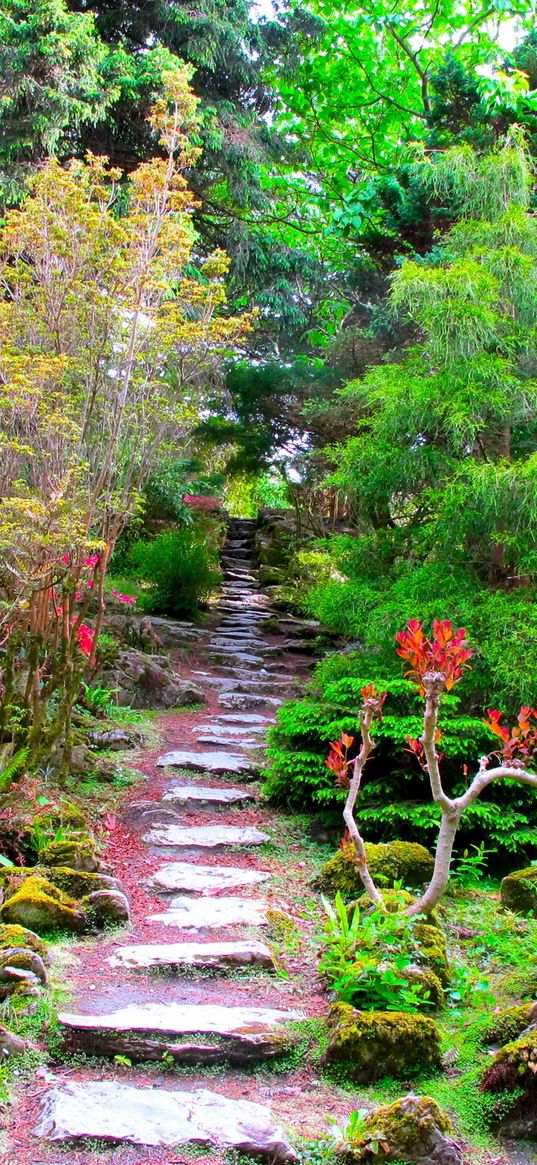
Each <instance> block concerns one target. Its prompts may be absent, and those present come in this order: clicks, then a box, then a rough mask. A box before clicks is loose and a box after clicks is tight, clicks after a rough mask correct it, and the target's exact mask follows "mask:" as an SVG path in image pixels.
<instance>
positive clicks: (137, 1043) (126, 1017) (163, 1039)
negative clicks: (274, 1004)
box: [58, 1003, 304, 1064]
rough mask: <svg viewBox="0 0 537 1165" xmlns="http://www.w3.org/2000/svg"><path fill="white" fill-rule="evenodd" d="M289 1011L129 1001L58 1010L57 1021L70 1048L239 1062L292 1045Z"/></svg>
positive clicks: (265, 1056)
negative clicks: (103, 1009) (93, 1009)
mask: <svg viewBox="0 0 537 1165" xmlns="http://www.w3.org/2000/svg"><path fill="white" fill-rule="evenodd" d="M303 1018H304V1017H303V1015H302V1014H301V1013H299V1012H294V1011H278V1010H274V1009H271V1008H264V1007H223V1006H220V1005H218V1004H195V1003H131V1004H129V1005H128V1006H127V1007H121V1008H119V1009H118V1010H117V1011H112V1012H110V1013H109V1014H107V1015H95V1014H93V1015H76V1014H72V1013H70V1012H61V1013H60V1015H59V1016H58V1022H59V1024H60V1025H61V1027H63V1028H64V1029H65V1031H66V1035H67V1039H68V1043H69V1045H70V1047H71V1048H76V1049H78V1050H80V1049H83V1050H84V1051H86V1052H89V1053H90V1054H91V1053H97V1054H101V1055H126V1056H129V1058H130V1059H133V1060H162V1057H163V1055H164V1054H165V1053H169V1054H170V1055H171V1056H173V1059H174V1060H175V1061H176V1062H177V1063H182V1064H204V1063H205V1064H211V1063H213V1064H214V1063H221V1062H222V1061H223V1060H226V1061H228V1062H229V1063H235V1064H244V1063H249V1062H251V1061H255V1060H263V1059H270V1058H272V1057H274V1056H277V1055H280V1054H281V1053H282V1052H283V1051H284V1050H286V1049H287V1048H289V1047H290V1046H291V1045H292V1044H293V1043H296V1039H297V1035H296V1032H292V1030H286V1025H288V1024H289V1023H292V1022H294V1021H296V1020H300V1019H303Z"/></svg>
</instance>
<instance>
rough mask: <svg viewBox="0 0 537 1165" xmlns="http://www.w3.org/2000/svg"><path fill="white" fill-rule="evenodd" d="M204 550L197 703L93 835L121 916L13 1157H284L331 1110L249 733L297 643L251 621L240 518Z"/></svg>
mask: <svg viewBox="0 0 537 1165" xmlns="http://www.w3.org/2000/svg"><path fill="white" fill-rule="evenodd" d="M222 558H223V565H224V581H223V587H222V594H221V597H220V600H219V602H218V604H217V607H216V610H215V619H214V626H213V627H212V629H211V630H209V631H207V632H206V633H204V634H203V635H202V636H201V637H200V640H199V645H198V648H197V652H196V658H195V659H194V663H195V665H196V666H195V667H194V668H193V671H192V674H193V675H195V676H196V678H197V680H198V682H199V683H200V684H201V685H202V686H203V687H204V688H205V690H206V692H207V706H206V708H205V709H204V710H203V711H201V712H197V713H194V714H191V715H186V716H185V715H184V714H181V713H175V714H169V715H167V716H165V717H164V719H163V721H161V724H162V726H163V728H164V733H165V743H166V751H165V752H164V753H163V754H157V755H150V756H147V755H143V756H142V757H141V758H139V759H140V767H141V768H142V769H143V770H144V771H145V773H146V775H147V776H148V777H149V780H148V783H147V786H146V789H145V790H144V793H145V796H144V799H143V800H141V799H140V793H139V790H138V791H137V793H136V794H135V798H134V799H133V800H131V802H130V804H128V805H127V807H126V810H125V813H124V814H123V815H122V819H121V821H119V822H118V823H117V828H115V829H112V831H111V833H110V836H109V843H110V844H109V845H108V846H107V857H108V855H109V854H110V855H111V858H112V860H111V868H112V872H113V873H114V874H117V875H118V876H119V877H121V878H122V880H123V881H124V882H125V883H126V884H127V887H128V889H129V891H130V893H131V903H132V917H133V930H131V932H130V933H124V934H122V935H121V936H120V937H119V938H118V937H117V936H116V937H115V938H114V939H111V938H110V936H106V935H104V936H99V938H92V939H87V940H86V939H85V940H83V941H81V942H80V943H79V944H78V948H77V956H78V959H79V966H78V970H77V972H76V978H77V983H76V988H75V991H74V999H73V1001H72V1006H71V1010H70V1011H69V1012H62V1013H61V1014H60V1015H59V1017H58V1018H59V1026H60V1034H61V1040H62V1050H61V1056H60V1067H59V1068H58V1069H57V1070H55V1071H54V1072H53V1073H46V1072H45V1074H44V1077H42V1078H41V1079H40V1080H39V1083H38V1084H37V1087H35V1088H34V1089H33V1090H31V1091H30V1093H29V1095H28V1097H27V1100H28V1103H26V1101H23V1103H22V1106H21V1108H20V1109H19V1111H18V1114H17V1118H18V1119H17V1125H16V1127H15V1128H14V1129H13V1145H14V1147H15V1152H16V1151H17V1150H16V1147H17V1145H18V1152H19V1155H18V1156H17V1161H18V1162H20V1165H49V1162H50V1163H51V1165H52V1163H53V1165H59V1161H60V1160H64V1159H65V1151H67V1152H68V1160H69V1161H70V1162H73V1163H76V1165H89V1163H90V1162H91V1163H93V1162H94V1161H95V1160H97V1158H96V1157H95V1151H96V1148H97V1146H99V1145H101V1144H102V1143H103V1142H106V1143H108V1144H110V1145H114V1146H117V1149H115V1150H109V1152H113V1156H114V1159H115V1158H116V1156H117V1160H118V1161H121V1163H122V1165H131V1163H132V1165H134V1163H135V1162H136V1163H137V1165H138V1163H145V1162H149V1161H151V1162H157V1161H158V1162H159V1163H162V1165H168V1163H170V1165H171V1163H172V1162H173V1163H175V1162H178V1161H182V1160H183V1158H182V1157H181V1156H178V1155H177V1154H178V1147H179V1146H181V1145H184V1146H188V1145H189V1146H205V1147H206V1148H207V1149H208V1151H209V1152H213V1153H214V1154H216V1156H215V1160H220V1159H221V1152H222V1150H225V1149H226V1148H235V1149H238V1148H240V1149H242V1150H246V1151H247V1152H248V1151H249V1152H251V1153H253V1154H255V1155H256V1156H259V1155H261V1156H265V1157H266V1158H268V1159H270V1160H271V1161H275V1162H279V1161H281V1162H283V1161H289V1160H293V1159H294V1158H295V1150H294V1148H293V1145H292V1141H293V1132H294V1133H295V1136H298V1134H299V1133H302V1132H303V1131H304V1126H305V1125H306V1126H307V1129H308V1130H310V1131H311V1132H312V1133H313V1132H314V1131H316V1130H317V1131H318V1130H319V1129H320V1127H323V1128H326V1113H327V1109H328V1110H332V1111H334V1110H335V1109H337V1108H338V1107H340V1108H341V1111H342V1112H345V1111H348V1098H347V1099H346V1100H345V1098H344V1097H342V1098H341V1100H340V1104H339V1106H338V1102H337V1100H335V1099H334V1090H333V1088H332V1089H330V1090H328V1089H327V1088H326V1087H325V1085H324V1084H323V1083H322V1082H319V1080H318V1079H316V1078H315V1074H314V1073H312V1071H311V1069H310V1068H309V1067H308V1066H307V1064H306V1063H304V1054H305V1052H306V1051H307V1037H306V1040H305V1039H304V1031H303V1029H301V1024H302V1022H303V1020H305V1019H306V1018H307V1017H309V1018H310V1021H311V1019H312V1017H315V1016H316V1015H319V1014H323V1013H324V1011H325V1002H324V1000H323V998H322V995H321V993H320V990H319V984H318V982H317V979H316V975H315V958H314V950H313V944H312V941H311V939H312V930H313V927H314V925H315V922H314V917H313V915H314V913H315V912H314V911H313V910H312V906H313V903H312V901H311V892H310V891H309V890H308V888H307V887H308V877H309V874H310V873H311V872H312V871H313V869H314V867H315V865H316V864H317V863H318V860H319V857H318V851H317V854H316V855H315V859H313V860H312V854H311V851H310V852H308V846H307V844H305V843H304V841H303V840H302V839H301V837H300V834H299V832H298V830H299V828H300V826H298V825H297V820H296V818H295V819H289V818H286V817H285V816H282V815H281V814H279V815H275V814H274V813H273V812H272V811H271V810H270V809H269V808H268V807H267V806H266V805H264V804H263V801H262V798H260V794H259V787H258V785H257V784H256V778H257V777H258V775H259V767H260V756H261V752H260V750H261V749H262V747H263V739H264V735H265V733H266V730H267V728H268V726H269V725H270V724H271V723H272V721H273V720H274V715H275V711H276V709H277V707H278V706H279V705H280V704H281V703H282V702H283V700H284V699H285V698H287V697H288V695H289V694H290V693H292V692H293V691H294V690H298V687H299V685H300V683H301V679H302V677H303V675H304V674H305V668H306V667H307V664H308V661H307V659H306V660H305V659H304V656H303V655H301V654H300V651H301V650H302V649H304V648H305V650H306V652H307V651H308V647H307V645H306V642H305V641H303V640H301V638H300V632H301V623H300V621H299V620H292V619H289V618H288V617H286V618H285V619H284V620H283V624H284V634H281V633H280V634H279V635H274V634H273V633H272V634H270V633H269V631H268V630H267V629H265V624H266V622H267V620H270V619H271V615H272V614H273V613H272V612H271V608H270V603H269V601H268V600H267V597H266V596H265V595H264V594H263V593H262V592H261V590H260V588H259V583H258V579H257V573H256V570H255V566H254V525H253V523H250V522H247V521H243V520H232V522H231V524H230V530H229V536H228V541H227V544H226V547H225V549H224V553H223V556H222ZM268 626H269V627H270V630H271V632H273V631H274V626H273V625H272V627H271V626H270V624H269V625H268ZM280 629H281V624H280ZM293 636H297V637H296V638H293ZM183 664H184V661H183ZM180 666H181V665H180ZM174 770H175V772H174ZM172 773H173V774H174V775H170V774H172ZM308 894H309V895H310V901H309V903H308ZM290 903H292V905H290ZM301 903H302V906H301V905H300V904H301ZM267 933H268V934H269V938H270V941H269V940H267V938H265V937H264V936H265V935H266V934H267ZM88 1057H90V1058H89V1059H88ZM151 1062H153V1063H154V1070H153V1071H152V1070H151ZM273 1062H274V1064H273ZM276 1064H279V1065H280V1072H279V1074H277V1075H276V1076H274V1073H273V1071H270V1072H269V1071H268V1069H269V1067H270V1068H273V1067H274V1065H276ZM282 1065H283V1067H282ZM304 1096H306V1111H305V1112H304ZM273 1097H274V1098H275V1099H276V1101H277V1104H276V1106H275V1110H274V1111H273V1108H272V1105H271V1106H270V1107H269V1106H267V1103H266V1101H267V1098H270V1099H272V1098H273ZM281 1121H283V1123H284V1124H285V1126H286V1131H285V1132H284V1131H283V1130H282V1127H281V1123H280V1122H281ZM24 1127H25V1128H26V1132H27V1133H30V1132H31V1136H28V1138H27V1137H25V1136H24V1135H23V1128H24ZM289 1130H290V1131H289ZM18 1134H20V1136H18ZM134 1146H139V1147H138V1148H135V1147H134ZM60 1148H61V1150H62V1152H61V1154H60V1155H59V1150H60ZM188 1151H192V1149H191V1150H187V1149H185V1150H183V1152H187V1153H188ZM118 1154H119V1155H118Z"/></svg>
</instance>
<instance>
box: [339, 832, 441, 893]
mask: <svg viewBox="0 0 537 1165" xmlns="http://www.w3.org/2000/svg"><path fill="white" fill-rule="evenodd" d="M365 848H366V854H367V862H368V866H369V869H370V872H371V875H372V877H373V878H374V879H375V880H376V881H378V882H379V884H382V885H383V886H393V884H394V882H402V883H403V884H404V885H405V886H412V887H417V886H423V885H424V883H426V882H428V881H429V879H430V877H431V875H432V872H433V868H434V858H433V856H432V854H430V853H429V850H427V849H425V846H423V845H418V844H417V843H415V842H410V841H392V842H390V843H389V844H387V845H373V844H370V843H367V844H366V847H365ZM353 855H354V847H353V846H352V845H344V846H342V847H341V848H340V849H339V850H338V852H337V853H336V854H334V857H333V858H330V861H328V862H326V865H324V866H323V868H322V870H321V871H320V873H319V875H318V877H317V879H316V885H317V886H318V887H319V889H321V890H323V891H324V893H325V894H332V895H335V894H336V893H337V892H338V890H339V893H340V894H342V895H343V897H344V898H352V897H355V896H356V894H358V893H360V891H362V890H363V884H362V881H361V879H360V875H359V874H358V871H357V869H356V865H355V863H354V858H353Z"/></svg>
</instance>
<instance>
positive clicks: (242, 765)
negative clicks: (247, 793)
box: [157, 693, 258, 776]
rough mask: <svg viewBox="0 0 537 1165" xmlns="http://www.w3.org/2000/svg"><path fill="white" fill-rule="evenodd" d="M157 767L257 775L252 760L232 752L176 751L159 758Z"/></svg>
mask: <svg viewBox="0 0 537 1165" xmlns="http://www.w3.org/2000/svg"><path fill="white" fill-rule="evenodd" d="M231 694H232V693H231ZM157 765H158V766H159V768H162V767H165V766H167V765H170V766H172V767H174V768H180V769H191V770H192V771H193V772H201V773H217V774H218V773H244V774H246V775H247V776H257V774H258V769H257V767H256V765H255V764H254V762H253V761H252V760H250V759H249V758H248V757H246V756H241V754H240V753H234V752H220V751H216V752H191V751H189V750H187V749H181V750H179V749H177V750H175V751H173V752H167V753H165V754H164V756H159V758H158V760H157Z"/></svg>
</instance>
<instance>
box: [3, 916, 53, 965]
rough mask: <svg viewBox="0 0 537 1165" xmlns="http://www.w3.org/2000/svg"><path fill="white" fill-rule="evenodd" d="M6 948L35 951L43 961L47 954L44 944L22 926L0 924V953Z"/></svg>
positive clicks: (37, 936) (36, 935)
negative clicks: (22, 948)
mask: <svg viewBox="0 0 537 1165" xmlns="http://www.w3.org/2000/svg"><path fill="white" fill-rule="evenodd" d="M6 947H24V949H25V950H28V951H36V953H37V954H38V955H41V958H42V959H45V958H46V954H47V945H46V943H44V942H43V939H42V938H39V935H38V934H35V933H34V931H33V930H27V929H26V927H24V926H15V925H9V924H7V923H0V952H1V951H3V950H5V948H6Z"/></svg>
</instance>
